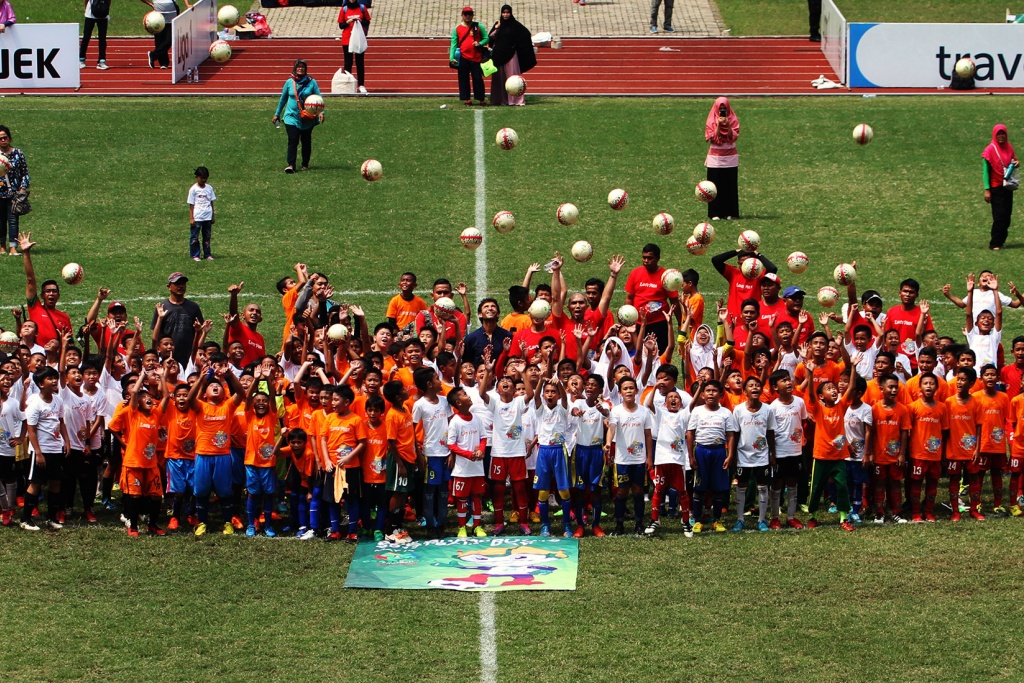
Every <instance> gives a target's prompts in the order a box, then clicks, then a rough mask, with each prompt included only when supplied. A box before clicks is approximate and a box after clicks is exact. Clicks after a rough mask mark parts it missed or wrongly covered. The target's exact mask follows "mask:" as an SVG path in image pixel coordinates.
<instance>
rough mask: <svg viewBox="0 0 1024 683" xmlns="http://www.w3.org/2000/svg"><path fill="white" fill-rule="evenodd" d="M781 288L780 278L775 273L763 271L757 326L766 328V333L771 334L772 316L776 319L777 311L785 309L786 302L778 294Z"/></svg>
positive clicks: (780, 311)
mask: <svg viewBox="0 0 1024 683" xmlns="http://www.w3.org/2000/svg"><path fill="white" fill-rule="evenodd" d="M781 289H782V280H781V279H779V276H778V274H777V273H765V274H764V275H763V276H762V277H761V317H760V319H759V320H758V321H757V326H758V327H759V328H760V329H762V330H768V334H771V329H772V316H776V319H778V315H779V313H782V312H783V311H784V310H786V302H785V301H783V300H782V297H780V296H779V291H780V290H781Z"/></svg>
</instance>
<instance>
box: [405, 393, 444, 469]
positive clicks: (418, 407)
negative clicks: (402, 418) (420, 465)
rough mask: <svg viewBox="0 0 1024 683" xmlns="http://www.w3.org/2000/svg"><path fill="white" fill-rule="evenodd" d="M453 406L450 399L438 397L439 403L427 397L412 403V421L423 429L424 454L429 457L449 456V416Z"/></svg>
mask: <svg viewBox="0 0 1024 683" xmlns="http://www.w3.org/2000/svg"><path fill="white" fill-rule="evenodd" d="M450 414H451V408H450V407H449V406H448V401H446V400H445V399H443V398H441V397H438V400H437V403H431V402H430V401H428V400H427V399H426V397H420V398H418V399H416V402H415V403H413V404H412V423H413V424H414V425H420V426H421V427H422V429H423V455H425V456H426V457H428V458H447V457H448V443H447V442H446V441H445V434H447V433H448V416H449V415H450Z"/></svg>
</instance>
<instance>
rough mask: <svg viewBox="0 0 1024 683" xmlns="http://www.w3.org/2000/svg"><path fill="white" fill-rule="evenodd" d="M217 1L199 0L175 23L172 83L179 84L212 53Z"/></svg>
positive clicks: (172, 48)
mask: <svg viewBox="0 0 1024 683" xmlns="http://www.w3.org/2000/svg"><path fill="white" fill-rule="evenodd" d="M217 28H218V27H217V2H216V0H199V2H197V3H196V4H194V5H192V7H191V9H187V10H185V11H184V12H182V13H181V14H179V15H178V16H176V17H175V18H174V21H172V22H171V56H172V57H173V59H172V60H171V83H177V82H178V81H180V80H181V79H183V78H184V77H185V74H187V73H188V71H189V70H190V69H194V68H196V67H197V66H199V65H200V64H202V63H203V61H204V60H206V59H207V58H209V56H210V45H212V44H213V41H215V40H217Z"/></svg>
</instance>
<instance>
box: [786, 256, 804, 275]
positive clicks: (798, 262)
mask: <svg viewBox="0 0 1024 683" xmlns="http://www.w3.org/2000/svg"><path fill="white" fill-rule="evenodd" d="M808 263H810V259H808V258H807V254H805V253H804V252H802V251H794V252H793V253H792V254H790V255H789V256H787V257H786V266H787V267H788V268H789V272H791V273H796V274H797V275H799V274H800V273H802V272H804V271H805V270H807V264H808Z"/></svg>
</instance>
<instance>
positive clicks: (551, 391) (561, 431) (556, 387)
mask: <svg viewBox="0 0 1024 683" xmlns="http://www.w3.org/2000/svg"><path fill="white" fill-rule="evenodd" d="M536 381H537V380H536V379H535V378H534V376H533V375H530V374H527V379H526V400H527V402H528V403H531V404H532V406H533V412H534V418H535V420H536V423H537V437H536V438H537V442H538V443H539V444H540V448H539V450H538V453H537V469H536V473H535V474H534V476H533V488H534V490H535V491H537V497H538V501H539V508H540V535H541V536H550V535H551V521H550V518H549V516H548V495H549V494H550V490H549V488H550V486H551V480H552V478H554V480H555V485H556V486H557V487H558V497H559V498H560V499H561V504H562V521H563V523H564V525H565V528H564V531H563V535H564V536H565V537H566V538H572V531H570V530H569V524H570V521H569V519H570V517H571V513H572V503H571V502H570V500H571V499H570V496H569V489H570V488H571V484H570V481H569V464H568V462H567V460H568V457H567V455H566V452H565V442H566V434H567V433H568V432H569V412H568V410H566V406H567V405H568V403H567V400H566V396H565V389H564V388H563V387H562V385H561V384H560V383H559V382H558V381H557V380H551V379H549V380H547V381H545V382H544V388H543V389H542V390H541V391H540V392H535V391H534V386H535V382H536Z"/></svg>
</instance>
